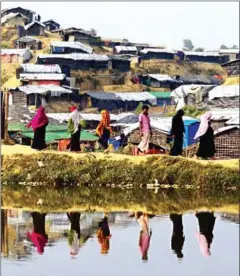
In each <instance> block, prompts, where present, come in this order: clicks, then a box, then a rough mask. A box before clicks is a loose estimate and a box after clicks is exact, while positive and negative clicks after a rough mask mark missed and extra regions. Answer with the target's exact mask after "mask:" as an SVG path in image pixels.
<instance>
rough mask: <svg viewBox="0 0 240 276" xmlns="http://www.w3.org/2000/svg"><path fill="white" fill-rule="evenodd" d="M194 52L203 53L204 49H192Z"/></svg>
mask: <svg viewBox="0 0 240 276" xmlns="http://www.w3.org/2000/svg"><path fill="white" fill-rule="evenodd" d="M194 51H195V52H204V48H202V47H198V48H195V49H194Z"/></svg>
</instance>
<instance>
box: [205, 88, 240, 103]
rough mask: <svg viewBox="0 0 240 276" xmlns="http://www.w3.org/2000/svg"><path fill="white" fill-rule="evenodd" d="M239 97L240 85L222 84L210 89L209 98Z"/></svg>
mask: <svg viewBox="0 0 240 276" xmlns="http://www.w3.org/2000/svg"><path fill="white" fill-rule="evenodd" d="M229 97H239V85H238V84H237V85H220V86H216V87H214V88H213V89H212V90H211V91H209V100H212V99H216V98H229Z"/></svg>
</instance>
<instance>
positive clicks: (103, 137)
mask: <svg viewBox="0 0 240 276" xmlns="http://www.w3.org/2000/svg"><path fill="white" fill-rule="evenodd" d="M101 115H102V119H101V121H100V123H99V124H98V126H97V129H96V134H97V135H98V137H99V140H98V141H99V143H100V144H101V145H102V147H103V148H104V150H105V151H106V150H107V148H108V141H109V139H110V134H111V131H112V129H111V127H110V114H109V112H108V111H107V110H103V111H102V112H101Z"/></svg>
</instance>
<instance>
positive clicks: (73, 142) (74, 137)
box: [69, 125, 81, 151]
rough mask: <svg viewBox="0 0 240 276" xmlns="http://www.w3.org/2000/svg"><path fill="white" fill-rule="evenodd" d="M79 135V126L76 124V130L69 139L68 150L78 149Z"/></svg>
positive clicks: (79, 148)
mask: <svg viewBox="0 0 240 276" xmlns="http://www.w3.org/2000/svg"><path fill="white" fill-rule="evenodd" d="M80 136H81V126H80V125H79V126H78V130H77V131H76V132H75V133H74V134H72V135H71V141H70V144H69V149H70V151H80V150H81V147H80Z"/></svg>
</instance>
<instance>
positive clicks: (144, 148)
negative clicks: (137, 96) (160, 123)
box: [138, 105, 152, 153]
mask: <svg viewBox="0 0 240 276" xmlns="http://www.w3.org/2000/svg"><path fill="white" fill-rule="evenodd" d="M148 110H149V107H148V106H147V105H143V107H142V113H141V114H140V116H139V127H140V135H141V137H142V140H141V142H140V144H139V145H138V150H139V151H140V152H142V153H148V150H149V142H150V137H151V135H152V129H151V122H150V116H149V114H148Z"/></svg>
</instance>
